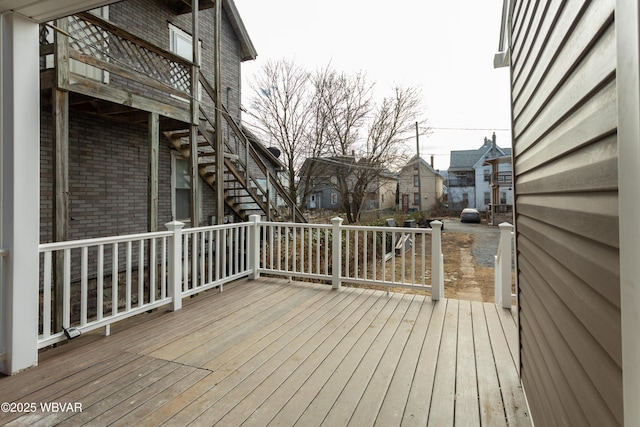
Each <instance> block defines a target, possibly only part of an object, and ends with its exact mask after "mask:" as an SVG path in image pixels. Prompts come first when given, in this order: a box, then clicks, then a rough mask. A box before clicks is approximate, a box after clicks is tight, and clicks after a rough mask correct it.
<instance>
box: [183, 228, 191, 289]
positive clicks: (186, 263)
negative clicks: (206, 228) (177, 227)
mask: <svg viewBox="0 0 640 427" xmlns="http://www.w3.org/2000/svg"><path fill="white" fill-rule="evenodd" d="M182 242H183V243H182V248H183V249H182V250H183V251H184V252H183V254H182V292H186V291H188V290H189V256H190V255H191V256H193V254H190V253H189V235H188V234H186V233H185V234H184V237H183V240H182Z"/></svg>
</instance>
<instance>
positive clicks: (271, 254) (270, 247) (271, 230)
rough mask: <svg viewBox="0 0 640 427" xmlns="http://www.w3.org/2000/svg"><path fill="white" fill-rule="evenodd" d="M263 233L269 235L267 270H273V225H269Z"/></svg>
mask: <svg viewBox="0 0 640 427" xmlns="http://www.w3.org/2000/svg"><path fill="white" fill-rule="evenodd" d="M265 232H267V233H268V234H269V270H273V266H274V262H273V238H274V235H273V234H274V227H273V224H270V225H269V226H268V227H267V228H266V229H265Z"/></svg>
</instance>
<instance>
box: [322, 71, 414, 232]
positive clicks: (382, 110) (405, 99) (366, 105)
mask: <svg viewBox="0 0 640 427" xmlns="http://www.w3.org/2000/svg"><path fill="white" fill-rule="evenodd" d="M339 82H340V84H339V85H338V86H337V89H336V93H334V98H333V100H331V101H330V103H331V105H332V107H333V108H332V110H331V111H333V112H334V115H335V117H332V120H331V124H332V126H331V132H332V137H333V138H334V141H335V143H334V144H333V145H332V146H331V147H332V149H333V152H334V154H335V155H336V156H337V157H342V158H344V159H345V160H342V161H339V162H340V163H341V164H339V165H337V166H336V168H335V171H336V180H335V181H336V182H335V189H336V191H338V192H339V193H340V196H341V198H342V200H343V204H344V209H345V212H346V214H347V221H349V222H350V223H353V222H356V221H357V220H358V219H359V216H360V212H361V210H362V207H363V204H364V202H365V201H366V198H367V196H368V195H369V194H373V193H377V191H378V190H379V189H380V186H381V184H382V178H383V175H384V174H385V173H386V172H388V170H389V169H391V168H396V167H398V166H400V163H401V162H402V161H403V160H405V159H406V156H405V153H406V142H407V141H408V140H409V139H411V138H412V133H411V130H412V129H413V127H414V125H415V122H416V121H417V118H418V117H419V116H420V113H421V103H420V93H419V91H418V90H417V89H414V88H403V87H396V88H395V89H394V91H393V95H392V96H389V97H385V98H383V99H382V101H381V102H380V103H379V104H378V105H376V106H372V104H373V103H372V100H371V98H370V96H369V93H370V90H371V88H372V86H370V85H368V84H367V83H366V79H364V77H363V76H362V75H356V76H355V78H351V79H349V78H342V79H339ZM363 124H367V125H368V126H367V129H366V140H365V141H366V143H365V144H362V143H361V138H360V132H361V130H362V125H363ZM349 153H351V157H352V160H351V161H347V160H346V159H347V158H348V157H347V156H348V155H349ZM356 153H358V156H357V157H356Z"/></svg>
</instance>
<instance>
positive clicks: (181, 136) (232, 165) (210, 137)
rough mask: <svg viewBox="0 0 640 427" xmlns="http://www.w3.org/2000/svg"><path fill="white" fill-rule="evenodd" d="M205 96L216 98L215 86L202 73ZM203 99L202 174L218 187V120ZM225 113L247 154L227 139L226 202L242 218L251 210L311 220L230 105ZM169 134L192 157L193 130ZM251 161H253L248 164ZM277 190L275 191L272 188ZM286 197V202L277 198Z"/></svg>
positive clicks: (278, 218) (271, 216) (266, 216)
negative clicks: (263, 158)
mask: <svg viewBox="0 0 640 427" xmlns="http://www.w3.org/2000/svg"><path fill="white" fill-rule="evenodd" d="M200 84H201V86H202V88H203V89H204V91H203V96H208V97H209V99H210V100H212V99H213V98H212V94H213V93H214V89H213V87H212V86H211V84H210V83H209V82H208V81H207V80H206V78H204V76H202V75H200ZM202 105H203V103H199V107H200V108H199V110H200V120H201V124H200V126H198V136H197V147H198V174H199V175H200V176H201V177H202V179H203V180H204V182H206V183H207V184H208V185H209V186H210V187H211V188H213V190H214V191H216V189H217V183H216V182H215V181H216V173H215V172H216V167H217V165H216V154H215V153H216V150H215V147H216V143H215V137H214V134H213V132H212V129H214V128H215V125H214V122H213V120H212V119H211V117H210V116H209V115H208V114H207V112H206V111H205V110H204V108H203V107H202ZM221 110H222V117H223V118H224V120H225V122H226V125H227V126H228V128H229V129H230V130H231V131H232V132H233V135H234V136H235V138H236V140H237V141H238V143H239V145H238V146H239V147H244V149H245V150H246V152H245V153H244V156H242V155H240V154H241V153H235V152H234V150H233V149H232V147H231V146H230V145H229V143H228V141H226V142H225V153H224V165H223V166H222V167H223V168H224V184H223V186H222V188H223V191H224V200H225V204H226V206H227V207H228V208H229V209H230V210H231V211H232V212H233V213H234V215H235V216H236V217H238V218H239V219H240V220H242V221H246V220H248V218H249V215H251V214H259V215H260V216H261V217H262V218H263V219H268V220H271V221H273V220H276V221H287V220H292V221H293V222H307V220H306V218H305V217H304V215H303V214H302V212H301V211H300V209H298V207H297V205H296V203H295V201H293V200H291V198H290V197H289V192H288V191H287V190H286V189H285V188H284V187H283V186H282V185H281V184H280V181H279V180H278V178H277V177H276V176H275V175H274V174H273V172H272V171H271V170H270V168H269V167H268V166H267V165H266V164H265V163H264V162H263V160H262V158H261V157H260V155H259V154H258V153H257V151H256V149H255V147H254V146H253V143H251V141H249V139H248V138H247V136H246V135H245V134H244V133H243V132H242V129H241V128H240V126H239V125H238V124H237V123H236V122H235V120H234V119H233V117H231V115H230V114H229V112H228V111H227V109H226V108H225V107H224V106H222V108H221ZM165 136H166V137H167V138H168V139H169V141H171V144H172V145H173V146H174V147H175V148H176V150H178V152H179V153H181V154H182V156H183V157H184V158H185V159H187V160H189V158H190V154H191V148H190V145H189V130H179V131H167V132H165ZM248 163H250V164H248ZM271 189H272V190H273V191H274V192H275V194H271V192H270V190H271ZM278 200H282V201H284V203H285V204H286V206H282V205H281V204H279V203H278V202H277V201H278Z"/></svg>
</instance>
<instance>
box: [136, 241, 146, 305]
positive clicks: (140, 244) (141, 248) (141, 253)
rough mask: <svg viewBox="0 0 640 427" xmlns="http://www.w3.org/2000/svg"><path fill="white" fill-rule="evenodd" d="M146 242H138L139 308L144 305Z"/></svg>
mask: <svg viewBox="0 0 640 427" xmlns="http://www.w3.org/2000/svg"><path fill="white" fill-rule="evenodd" d="M144 246H145V245H144V240H140V241H139V242H138V307H142V305H143V304H144Z"/></svg>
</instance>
